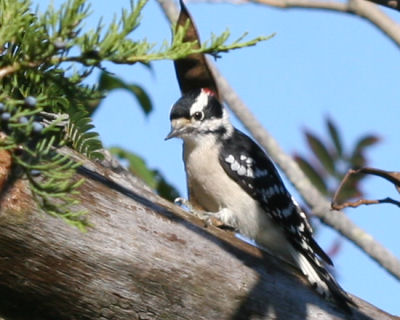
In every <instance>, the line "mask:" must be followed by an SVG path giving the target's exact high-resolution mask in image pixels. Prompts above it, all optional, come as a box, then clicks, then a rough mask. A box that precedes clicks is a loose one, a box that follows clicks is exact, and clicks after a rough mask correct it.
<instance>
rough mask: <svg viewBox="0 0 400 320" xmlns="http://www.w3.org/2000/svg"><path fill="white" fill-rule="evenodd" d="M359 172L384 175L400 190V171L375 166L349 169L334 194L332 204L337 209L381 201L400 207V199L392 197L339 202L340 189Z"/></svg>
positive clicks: (383, 176)
mask: <svg viewBox="0 0 400 320" xmlns="http://www.w3.org/2000/svg"><path fill="white" fill-rule="evenodd" d="M359 173H364V174H372V175H375V176H379V177H382V178H384V179H386V180H388V181H390V182H391V183H393V184H394V186H395V188H396V189H397V191H399V192H400V172H393V171H385V170H381V169H375V168H360V169H357V170H354V169H350V170H349V171H347V173H346V175H345V176H344V178H343V180H342V181H341V182H340V185H339V187H338V188H337V190H336V192H335V194H334V195H333V199H332V203H331V206H332V208H333V209H335V210H341V209H343V208H347V207H353V208H356V207H358V206H360V205H362V204H366V205H369V204H380V203H391V204H394V205H396V206H398V207H400V201H396V200H394V199H392V198H389V197H387V198H385V199H379V200H367V199H360V200H357V201H355V202H352V201H348V202H345V203H342V204H339V203H337V198H338V196H339V194H340V191H341V190H342V189H343V186H344V185H345V184H346V182H347V180H348V179H349V178H350V176H352V175H355V174H359Z"/></svg>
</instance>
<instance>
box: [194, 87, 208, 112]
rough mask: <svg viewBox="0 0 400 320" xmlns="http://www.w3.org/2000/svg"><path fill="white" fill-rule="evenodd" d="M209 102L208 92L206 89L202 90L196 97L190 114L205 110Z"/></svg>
mask: <svg viewBox="0 0 400 320" xmlns="http://www.w3.org/2000/svg"><path fill="white" fill-rule="evenodd" d="M207 104H208V93H207V92H206V91H204V90H201V91H200V94H199V95H198V97H197V98H196V101H195V102H194V103H193V105H192V106H191V107H190V115H193V114H195V113H196V112H200V111H203V110H204V107H205V106H206V105H207Z"/></svg>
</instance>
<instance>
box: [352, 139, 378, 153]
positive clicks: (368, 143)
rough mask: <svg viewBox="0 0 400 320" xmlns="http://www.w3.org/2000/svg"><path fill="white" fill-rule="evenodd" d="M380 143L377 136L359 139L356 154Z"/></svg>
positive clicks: (355, 149)
mask: <svg viewBox="0 0 400 320" xmlns="http://www.w3.org/2000/svg"><path fill="white" fill-rule="evenodd" d="M379 141H380V139H379V137H378V136H375V135H372V134H371V135H366V136H364V137H362V138H361V139H359V140H358V141H357V143H356V145H355V148H354V153H355V152H363V151H364V149H365V148H366V147H370V146H372V145H374V144H376V143H378V142H379Z"/></svg>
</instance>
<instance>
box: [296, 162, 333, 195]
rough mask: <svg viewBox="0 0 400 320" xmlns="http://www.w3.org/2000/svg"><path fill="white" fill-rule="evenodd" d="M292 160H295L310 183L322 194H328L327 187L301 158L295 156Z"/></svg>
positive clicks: (315, 171)
mask: <svg viewBox="0 0 400 320" xmlns="http://www.w3.org/2000/svg"><path fill="white" fill-rule="evenodd" d="M294 160H296V162H297V164H298V165H299V167H300V169H301V170H302V171H303V172H304V174H305V175H306V176H307V177H308V179H310V181H311V183H312V184H313V185H314V186H315V187H316V188H317V189H318V190H319V191H320V192H322V193H323V194H328V187H327V186H326V184H325V181H324V179H323V178H322V177H321V175H320V174H319V173H318V171H317V170H316V169H314V167H313V166H312V165H311V164H310V163H309V162H308V161H307V160H306V159H304V158H303V157H301V156H298V155H295V156H294Z"/></svg>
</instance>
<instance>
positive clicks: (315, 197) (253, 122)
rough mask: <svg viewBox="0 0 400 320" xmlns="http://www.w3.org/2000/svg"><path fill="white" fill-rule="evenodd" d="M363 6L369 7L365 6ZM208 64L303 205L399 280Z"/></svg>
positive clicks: (171, 11)
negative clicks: (332, 208) (301, 199)
mask: <svg viewBox="0 0 400 320" xmlns="http://www.w3.org/2000/svg"><path fill="white" fill-rule="evenodd" d="M356 1H361V0H356ZM158 2H159V3H160V5H161V7H162V8H163V10H164V12H165V13H166V14H167V17H168V19H169V20H170V21H175V20H174V19H176V17H177V16H178V9H177V8H176V6H175V4H174V3H173V2H172V1H171V0H158ZM366 4H367V5H368V6H371V4H369V3H366ZM399 36H400V32H399ZM208 63H209V66H210V69H211V70H212V72H213V73H214V76H215V78H216V82H217V85H218V88H219V92H220V94H221V96H222V97H223V99H224V100H225V101H226V103H227V104H228V105H229V107H230V109H231V110H232V111H233V112H234V113H235V115H236V116H237V117H238V119H239V120H240V121H241V122H242V123H243V125H244V126H245V127H246V129H247V130H248V131H249V132H250V133H251V134H252V136H253V137H254V138H255V139H256V140H257V141H258V143H259V144H260V145H261V146H262V147H263V148H264V149H265V150H266V151H267V152H268V154H269V155H270V156H271V158H272V159H273V160H274V161H275V163H276V164H277V165H278V166H279V167H280V168H281V169H282V171H283V172H284V173H285V175H286V176H287V178H288V179H289V180H290V181H291V182H292V183H293V185H294V186H295V188H296V189H297V190H298V191H299V193H300V194H301V196H302V197H303V199H304V200H305V202H306V203H307V204H308V205H309V206H310V208H311V209H312V212H313V214H314V215H315V216H317V217H318V218H319V219H320V220H321V221H322V222H323V223H325V224H326V225H328V226H330V227H331V228H333V229H334V230H336V231H338V232H339V233H340V234H342V235H343V236H344V237H345V238H347V239H348V240H349V241H351V242H353V243H354V244H355V245H356V246H358V247H359V248H360V249H361V250H363V251H364V252H365V253H366V254H368V255H369V256H370V257H371V258H372V259H373V260H375V261H376V262H377V263H378V264H380V265H381V266H382V267H383V268H385V269H386V270H387V271H388V272H389V273H390V274H391V275H393V276H394V277H395V278H397V279H400V261H399V260H398V259H397V258H396V257H395V256H394V255H393V254H392V253H391V252H390V251H389V250H388V249H386V248H385V247H384V246H382V245H381V244H380V243H378V242H377V241H376V240H375V239H374V238H373V237H372V236H371V235H369V234H368V233H366V232H365V231H364V230H362V229H361V228H359V227H358V226H357V225H355V224H354V223H353V222H352V221H351V220H350V219H349V218H348V217H347V216H346V215H345V214H344V213H343V212H340V211H332V210H331V205H330V202H329V201H328V200H327V199H326V198H325V197H324V196H323V195H322V194H321V193H320V192H319V191H318V190H317V189H316V188H315V187H314V186H313V185H312V183H311V182H310V181H309V180H308V179H307V177H306V176H305V175H304V173H303V172H302V171H301V169H300V168H299V166H298V165H297V163H296V162H295V161H294V160H293V159H292V158H291V157H290V156H289V155H287V154H286V153H285V152H284V151H283V150H282V149H281V148H280V146H279V145H278V143H277V141H276V140H275V139H274V138H273V137H272V136H271V135H270V134H269V133H268V131H267V130H266V129H265V128H264V127H263V126H262V124H261V123H260V122H259V121H258V119H257V118H256V117H255V116H254V115H253V114H252V113H251V112H250V110H249V108H248V107H247V106H246V105H245V104H244V102H243V101H242V100H241V99H240V97H239V96H238V95H237V94H236V92H235V91H234V90H233V89H232V87H231V86H230V85H229V83H228V81H227V80H226V79H225V78H224V77H223V76H222V75H221V73H220V72H219V71H218V70H217V68H216V67H215V65H214V64H213V63H212V62H211V61H210V60H208Z"/></svg>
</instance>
